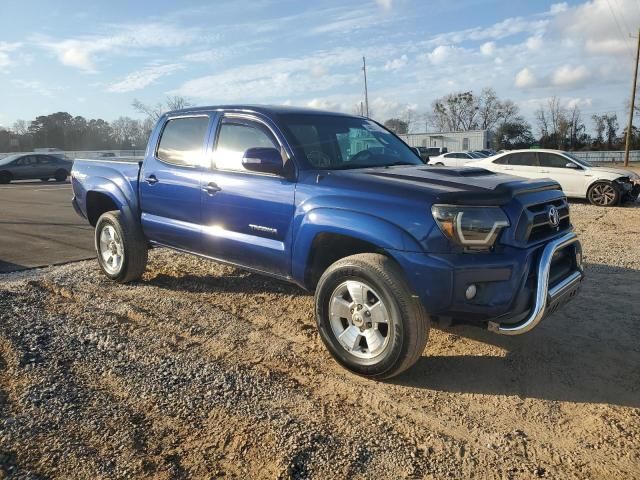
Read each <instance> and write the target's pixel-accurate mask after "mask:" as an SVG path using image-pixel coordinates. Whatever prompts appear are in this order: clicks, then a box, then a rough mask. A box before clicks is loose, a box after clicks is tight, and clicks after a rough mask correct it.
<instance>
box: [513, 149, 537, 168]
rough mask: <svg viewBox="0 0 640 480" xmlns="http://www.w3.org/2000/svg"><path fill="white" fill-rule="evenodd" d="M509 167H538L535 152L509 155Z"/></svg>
mask: <svg viewBox="0 0 640 480" xmlns="http://www.w3.org/2000/svg"><path fill="white" fill-rule="evenodd" d="M508 162H509V165H514V166H520V167H537V166H538V161H537V160H536V154H535V152H518V153H512V154H510V155H508Z"/></svg>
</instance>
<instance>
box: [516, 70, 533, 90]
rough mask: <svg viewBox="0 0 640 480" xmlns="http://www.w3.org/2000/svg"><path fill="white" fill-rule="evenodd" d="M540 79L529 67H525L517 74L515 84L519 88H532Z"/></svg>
mask: <svg viewBox="0 0 640 480" xmlns="http://www.w3.org/2000/svg"><path fill="white" fill-rule="evenodd" d="M537 82H538V80H537V79H536V77H535V75H534V74H533V72H532V71H531V69H529V68H528V67H525V68H523V69H522V70H520V71H519V72H518V73H517V74H516V79H515V86H516V87H518V88H531V87H534V86H535V85H536V84H537Z"/></svg>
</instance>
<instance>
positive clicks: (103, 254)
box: [95, 210, 148, 283]
mask: <svg viewBox="0 0 640 480" xmlns="http://www.w3.org/2000/svg"><path fill="white" fill-rule="evenodd" d="M95 247H96V254H97V257H98V263H99V264H100V268H101V269H102V271H103V272H104V274H105V275H106V276H107V277H109V278H110V279H111V280H115V281H116V282H119V283H127V282H131V281H132V280H137V279H139V278H140V277H141V276H142V274H143V273H144V271H145V269H146V267H147V255H148V246H147V241H146V239H145V237H144V234H143V233H142V230H141V229H140V227H139V226H138V225H133V226H132V225H129V224H128V223H127V222H124V221H123V219H122V214H121V213H120V212H119V211H117V210H116V211H112V212H106V213H103V214H102V215H101V216H100V218H99V219H98V222H97V223H96V229H95Z"/></svg>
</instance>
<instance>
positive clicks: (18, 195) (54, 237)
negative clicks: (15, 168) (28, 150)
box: [0, 181, 95, 273]
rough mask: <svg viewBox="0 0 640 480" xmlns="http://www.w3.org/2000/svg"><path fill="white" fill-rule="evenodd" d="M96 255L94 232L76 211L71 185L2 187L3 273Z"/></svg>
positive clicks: (0, 245)
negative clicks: (72, 204)
mask: <svg viewBox="0 0 640 480" xmlns="http://www.w3.org/2000/svg"><path fill="white" fill-rule="evenodd" d="M94 255H95V252H94V249H93V228H92V227H91V226H90V225H89V224H88V223H87V222H86V221H84V220H83V219H82V218H80V217H79V216H78V215H77V214H76V213H75V211H74V210H73V207H72V206H71V185H70V184H69V183H56V182H53V181H52V182H47V183H42V182H40V181H37V182H31V181H28V182H15V183H11V184H9V185H0V273H4V272H11V271H15V270H24V269H27V268H33V267H42V266H47V265H55V264H60V263H66V262H70V261H74V260H82V259H86V258H91V257H93V256H94Z"/></svg>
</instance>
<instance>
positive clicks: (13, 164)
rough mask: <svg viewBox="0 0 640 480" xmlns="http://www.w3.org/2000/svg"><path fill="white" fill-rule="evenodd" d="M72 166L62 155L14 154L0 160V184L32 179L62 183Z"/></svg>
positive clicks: (70, 161) (71, 162)
mask: <svg viewBox="0 0 640 480" xmlns="http://www.w3.org/2000/svg"><path fill="white" fill-rule="evenodd" d="M72 166H73V161H72V160H70V159H68V158H66V157H64V156H62V155H57V154H55V155H54V154H44V153H16V154H14V155H9V156H8V157H5V158H3V159H1V160H0V183H9V182H11V181H12V180H32V179H40V180H42V181H43V182H47V181H49V180H50V179H51V178H54V179H55V180H56V182H64V181H65V180H66V179H67V177H68V176H69V173H70V172H71V167H72Z"/></svg>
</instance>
